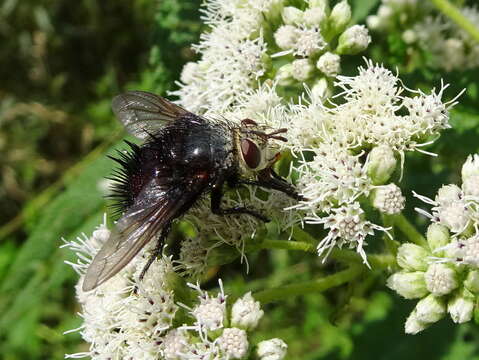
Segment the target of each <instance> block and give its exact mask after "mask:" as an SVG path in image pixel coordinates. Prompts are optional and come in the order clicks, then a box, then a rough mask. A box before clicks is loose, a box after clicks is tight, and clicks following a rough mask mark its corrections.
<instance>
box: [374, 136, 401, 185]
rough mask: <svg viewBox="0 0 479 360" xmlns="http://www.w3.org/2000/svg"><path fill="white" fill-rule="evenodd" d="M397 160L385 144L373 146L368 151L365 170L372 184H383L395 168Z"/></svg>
mask: <svg viewBox="0 0 479 360" xmlns="http://www.w3.org/2000/svg"><path fill="white" fill-rule="evenodd" d="M396 164H397V160H396V158H395V157H394V152H393V150H392V149H391V148H390V147H389V146H387V145H379V146H376V147H374V148H373V149H372V150H371V152H370V153H369V158H368V166H367V172H368V175H369V177H370V178H371V180H372V183H373V184H374V185H381V184H384V183H385V182H386V181H388V180H389V178H390V177H391V175H392V173H393V172H394V170H395V169H396Z"/></svg>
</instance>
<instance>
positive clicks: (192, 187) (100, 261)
mask: <svg viewBox="0 0 479 360" xmlns="http://www.w3.org/2000/svg"><path fill="white" fill-rule="evenodd" d="M206 185H207V181H205V180H203V179H201V178H196V179H194V180H193V182H192V183H190V184H189V186H188V187H186V186H185V185H184V183H179V184H176V185H175V186H174V187H171V188H170V189H168V190H166V191H165V190H155V189H154V187H151V186H148V185H147V186H146V189H145V190H146V194H144V195H143V196H142V195H140V196H139V198H140V199H141V201H138V203H136V204H135V205H133V206H131V207H130V208H129V209H128V210H127V211H126V213H125V214H124V215H123V216H122V217H121V219H120V220H118V222H117V224H116V227H115V229H114V230H113V231H112V233H111V235H110V238H109V239H108V240H107V242H106V243H105V244H104V245H103V247H102V248H101V249H100V251H99V252H98V253H97V254H96V256H95V258H94V259H93V261H92V263H91V264H90V266H89V268H88V270H87V272H86V274H85V279H84V280H83V291H89V290H93V289H94V288H96V287H97V286H98V285H100V284H102V283H104V282H105V281H107V280H108V279H110V278H111V277H113V276H114V275H116V274H117V273H118V272H119V271H120V270H121V269H123V268H124V267H125V266H126V265H128V263H129V262H130V261H131V260H132V259H133V258H134V257H135V256H136V255H137V254H138V252H139V251H140V250H141V249H142V248H143V247H144V246H145V245H146V244H147V243H148V242H149V241H150V240H152V239H153V238H155V237H156V234H158V232H159V231H161V229H162V228H163V227H164V226H165V225H166V224H167V223H168V222H170V221H172V220H174V219H175V218H177V217H179V216H181V214H182V213H183V212H184V211H186V210H187V209H189V208H190V207H191V206H192V205H193V204H194V202H195V201H196V199H197V198H198V197H199V196H200V195H201V193H202V192H203V190H204V189H205V187H206Z"/></svg>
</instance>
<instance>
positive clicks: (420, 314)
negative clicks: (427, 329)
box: [415, 295, 446, 324]
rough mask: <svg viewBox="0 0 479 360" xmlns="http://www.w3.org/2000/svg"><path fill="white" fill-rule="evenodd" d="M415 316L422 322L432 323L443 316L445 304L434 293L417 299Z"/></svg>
mask: <svg viewBox="0 0 479 360" xmlns="http://www.w3.org/2000/svg"><path fill="white" fill-rule="evenodd" d="M415 311H416V318H417V319H418V320H419V321H420V322H423V323H426V324H427V323H429V324H430V323H433V322H436V321H438V320H441V318H443V317H444V315H445V314H446V305H445V304H444V300H442V299H441V298H440V297H436V296H434V295H428V296H426V297H425V298H424V299H421V300H419V302H418V303H417V305H416V308H415Z"/></svg>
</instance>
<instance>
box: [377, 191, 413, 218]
mask: <svg viewBox="0 0 479 360" xmlns="http://www.w3.org/2000/svg"><path fill="white" fill-rule="evenodd" d="M405 202H406V198H405V197H404V196H402V193H401V189H400V188H399V187H398V186H397V185H396V184H388V185H383V186H379V187H377V188H376V189H375V190H374V193H373V206H374V207H375V208H376V209H378V210H379V211H380V212H382V213H385V214H388V215H393V214H398V213H400V212H401V211H402V210H403V209H404V203H405Z"/></svg>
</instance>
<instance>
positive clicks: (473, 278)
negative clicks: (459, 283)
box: [464, 270, 479, 294]
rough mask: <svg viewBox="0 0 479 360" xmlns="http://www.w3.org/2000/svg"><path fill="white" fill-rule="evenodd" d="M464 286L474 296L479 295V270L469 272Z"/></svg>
mask: <svg viewBox="0 0 479 360" xmlns="http://www.w3.org/2000/svg"><path fill="white" fill-rule="evenodd" d="M464 286H465V287H466V289H467V290H469V291H471V292H472V293H474V294H479V270H472V271H469V273H468V274H467V277H466V280H464Z"/></svg>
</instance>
